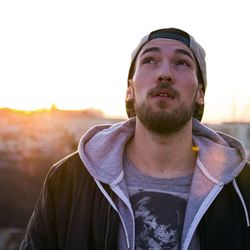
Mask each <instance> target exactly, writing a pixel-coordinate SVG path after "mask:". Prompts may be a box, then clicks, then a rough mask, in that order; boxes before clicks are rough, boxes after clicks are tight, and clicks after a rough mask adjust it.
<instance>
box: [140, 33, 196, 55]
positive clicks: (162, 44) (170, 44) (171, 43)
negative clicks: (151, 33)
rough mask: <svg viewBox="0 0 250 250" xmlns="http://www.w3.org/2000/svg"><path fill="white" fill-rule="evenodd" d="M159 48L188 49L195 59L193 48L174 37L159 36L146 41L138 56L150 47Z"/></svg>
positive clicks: (170, 49) (168, 49) (167, 49)
mask: <svg viewBox="0 0 250 250" xmlns="http://www.w3.org/2000/svg"><path fill="white" fill-rule="evenodd" d="M154 47H155V48H159V49H160V51H173V52H174V51H176V50H178V49H181V50H185V51H187V52H188V53H189V54H190V55H191V56H192V58H193V59H194V54H193V52H192V50H191V49H190V48H189V47H188V46H187V45H185V44H184V43H182V42H179V41H177V40H173V39H166V38H157V39H153V40H151V41H149V42H148V43H146V44H145V45H144V46H143V47H142V48H141V50H140V52H139V54H138V56H139V57H140V56H141V55H142V54H143V53H144V52H145V51H146V50H147V49H149V48H154Z"/></svg>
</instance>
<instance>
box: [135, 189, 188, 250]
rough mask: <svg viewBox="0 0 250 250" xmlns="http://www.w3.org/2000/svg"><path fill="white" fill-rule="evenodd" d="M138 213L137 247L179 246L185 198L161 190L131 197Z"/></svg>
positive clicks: (177, 247)
mask: <svg viewBox="0 0 250 250" xmlns="http://www.w3.org/2000/svg"><path fill="white" fill-rule="evenodd" d="M131 204H132V207H133V210H134V215H135V231H136V232H135V234H136V250H141V249H150V250H154V249H157V250H159V249H171V250H178V249H180V242H181V233H182V226H183V221H184V213H185V209H186V200H185V199H182V198H180V197H177V196H174V195H171V194H168V193H161V192H148V191H142V192H138V193H135V194H133V195H132V196H131Z"/></svg>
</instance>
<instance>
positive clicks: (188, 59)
mask: <svg viewBox="0 0 250 250" xmlns="http://www.w3.org/2000/svg"><path fill="white" fill-rule="evenodd" d="M206 85H207V81H206V64H205V53H204V50H203V49H202V47H201V46H200V45H199V44H198V43H197V42H196V41H195V40H194V38H193V37H191V36H190V35H189V34H187V33H186V32H184V31H182V30H179V29H174V28H169V29H161V30H156V31H153V32H151V33H150V34H149V35H147V36H146V37H144V38H143V39H142V41H141V42H140V44H139V45H138V47H137V48H136V50H135V51H134V53H133V55H132V62H131V66H130V70H129V77H128V90H127V99H126V106H127V112H128V115H129V117H130V119H129V120H128V121H125V122H122V123H119V124H114V125H111V126H107V125H105V126H97V127H94V128H92V129H91V130H89V131H88V132H87V133H86V134H85V135H84V136H83V137H82V139H81V141H80V143H79V148H78V152H76V153H74V154H72V155H70V156H68V157H67V158H65V159H63V160H62V161H60V162H59V163H57V164H55V165H54V166H53V167H52V169H51V171H50V173H49V174H48V177H47V179H46V181H45V184H44V186H43V189H42V192H41V195H40V197H39V199H38V202H37V205H36V208H35V210H34V213H33V215H32V217H31V219H30V222H29V225H28V229H27V233H26V236H25V239H24V241H23V243H22V246H21V249H73V250H78V249H79V250H80V249H81V250H82V249H194V250H196V249H209V250H211V249H213V250H216V249H218V250H219V249H220V250H221V249H227V250H230V249H250V229H249V212H250V211H249V209H250V192H249V191H250V181H249V180H250V179H249V178H250V168H249V163H248V162H247V160H246V153H245V150H244V148H243V147H242V145H241V143H240V142H238V141H237V140H235V139H234V138H232V137H230V136H227V135H224V134H220V133H216V132H214V131H212V130H210V129H209V128H207V127H205V126H203V125H202V124H201V123H200V120H201V118H202V114H203V107H204V93H205V89H206Z"/></svg>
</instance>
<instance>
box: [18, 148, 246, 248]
mask: <svg viewBox="0 0 250 250" xmlns="http://www.w3.org/2000/svg"><path fill="white" fill-rule="evenodd" d="M236 181H237V184H238V186H239V188H240V190H241V194H242V195H243V197H244V200H245V202H246V205H247V209H248V212H249V214H250V164H249V163H247V164H246V166H245V168H244V169H243V171H242V172H241V174H240V175H239V176H238V177H237V178H236ZM104 186H105V189H106V191H107V192H108V193H109V194H110V196H111V197H112V198H113V199H116V197H115V195H114V194H112V190H111V189H110V188H109V186H108V185H104ZM118 224H119V218H118V216H117V213H116V212H115V211H114V209H113V208H112V207H111V206H110V204H109V202H108V201H107V200H106V198H105V197H104V196H103V194H102V193H101V192H100V190H99V188H98V187H97V185H96V183H95V181H94V179H93V178H92V177H91V176H90V174H89V173H88V171H86V169H85V167H84V166H83V163H82V161H81V160H80V158H79V155H78V153H75V154H73V155H71V156H70V157H68V158H66V159H64V160H63V161H61V162H59V163H58V164H57V165H55V166H53V167H52V169H51V171H50V172H49V174H48V176H47V178H46V181H45V183H44V186H43V189H42V192H41V194H40V196H39V199H38V202H37V205H36V209H35V211H34V213H33V215H32V217H31V220H30V222H29V225H28V229H27V233H26V236H25V239H24V241H23V243H22V246H21V249H22V250H24V249H26V250H28V249H33V250H49V249H50V250H52V249H53V250H57V249H61V250H62V249H65V250H66V249H71V250H83V249H86V250H90V249H112V250H113V249H117V235H118V234H117V232H118ZM198 230H199V236H200V242H201V249H202V250H205V249H209V250H217V249H218V250H223V249H225V250H239V249H242V250H243V249H250V228H249V227H247V225H246V218H245V214H244V212H243V209H242V203H241V202H240V200H239V196H238V195H237V194H236V191H235V189H234V188H233V186H232V183H228V184H227V185H225V186H224V187H223V189H222V190H221V192H220V193H219V195H218V196H217V198H216V199H215V200H214V202H213V203H212V204H211V206H210V207H209V209H208V210H207V212H206V213H205V215H204V216H203V218H202V220H201V222H200V223H199V225H198Z"/></svg>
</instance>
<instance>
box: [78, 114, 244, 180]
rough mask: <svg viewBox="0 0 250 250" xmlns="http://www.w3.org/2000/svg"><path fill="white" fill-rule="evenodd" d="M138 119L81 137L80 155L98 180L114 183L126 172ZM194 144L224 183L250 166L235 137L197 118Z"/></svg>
mask: <svg viewBox="0 0 250 250" xmlns="http://www.w3.org/2000/svg"><path fill="white" fill-rule="evenodd" d="M134 127H135V118H131V119H129V120H127V121H125V122H121V123H117V124H114V125H99V126H96V127H93V128H92V129H90V130H88V131H87V132H86V133H85V135H84V136H83V137H82V138H81V140H80V143H79V147H78V151H79V155H80V157H81V159H82V161H83V163H84V165H85V166H86V168H87V169H88V171H89V172H90V174H91V175H92V176H93V177H94V178H95V179H97V180H99V181H101V182H104V183H106V184H111V183H113V182H114V181H115V180H116V179H117V178H118V177H119V176H120V174H121V173H122V171H123V169H122V164H123V152H124V147H125V145H126V143H127V142H128V140H129V139H130V138H131V137H132V136H133V134H134ZM193 141H194V144H196V145H197V146H198V147H199V148H200V150H199V157H198V158H199V160H200V161H201V162H202V164H203V166H204V167H205V168H206V170H207V172H208V173H209V174H210V175H211V176H212V177H213V178H215V179H216V180H218V181H219V182H223V183H228V182H230V181H231V180H232V179H233V178H235V177H236V176H237V175H238V174H239V173H240V171H241V170H242V168H243V167H244V164H245V163H246V152H245V150H244V148H243V146H242V144H241V143H240V142H239V141H237V140H236V139H235V138H233V137H230V136H228V135H225V134H222V133H219V132H215V131H213V130H211V129H209V128H207V127H206V126H204V125H202V124H201V123H200V122H199V121H198V120H196V119H193Z"/></svg>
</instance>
